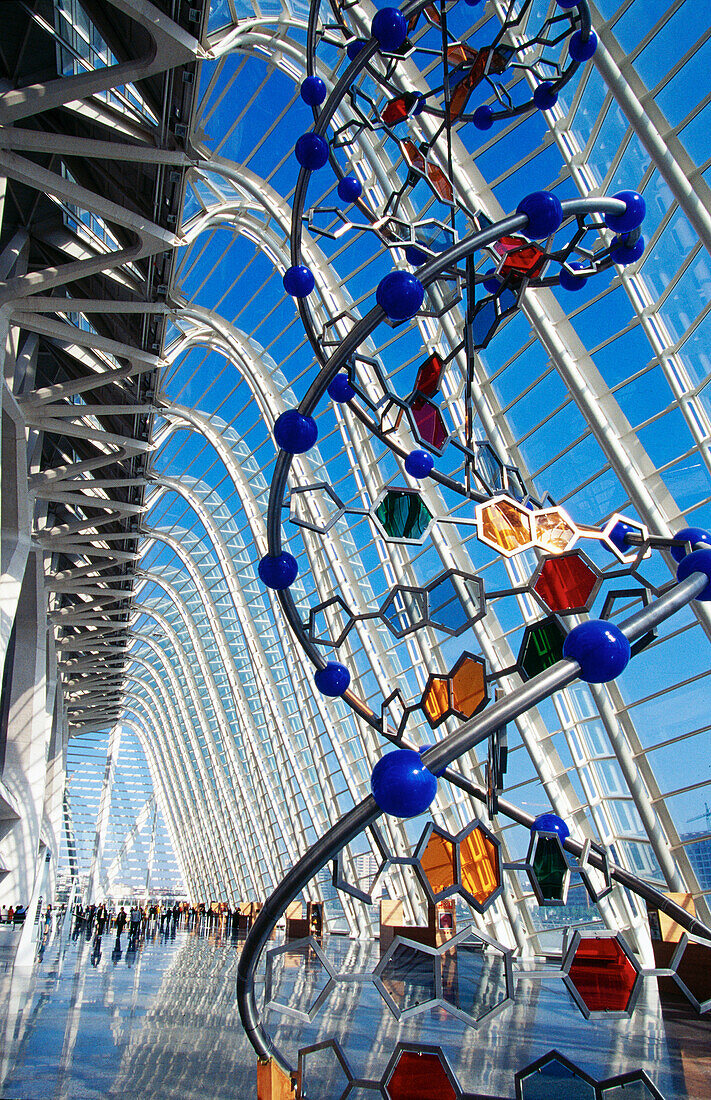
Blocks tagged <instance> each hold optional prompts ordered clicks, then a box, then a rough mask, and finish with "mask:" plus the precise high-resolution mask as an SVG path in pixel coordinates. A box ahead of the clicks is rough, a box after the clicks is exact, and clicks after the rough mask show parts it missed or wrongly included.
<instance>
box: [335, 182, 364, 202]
mask: <svg viewBox="0 0 711 1100" xmlns="http://www.w3.org/2000/svg"><path fill="white" fill-rule="evenodd" d="M362 194H363V188H362V186H361V182H360V180H358V179H356V178H355V176H344V177H343V179H342V180H339V181H338V197H339V199H343V201H344V202H355V201H356V199H359V198H360V197H361V195H362Z"/></svg>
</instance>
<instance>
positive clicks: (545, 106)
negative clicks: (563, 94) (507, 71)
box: [533, 80, 558, 111]
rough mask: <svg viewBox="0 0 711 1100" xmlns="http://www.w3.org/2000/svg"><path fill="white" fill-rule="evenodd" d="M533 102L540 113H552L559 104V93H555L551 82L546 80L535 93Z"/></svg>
mask: <svg viewBox="0 0 711 1100" xmlns="http://www.w3.org/2000/svg"><path fill="white" fill-rule="evenodd" d="M533 102H534V103H535V105H536V107H538V110H539V111H550V109H551V107H555V105H556V103H557V102H558V93H557V92H554V91H553V85H552V84H551V82H550V80H544V81H543V83H542V84H539V85H538V87H537V88H536V89H535V90H534V92H533Z"/></svg>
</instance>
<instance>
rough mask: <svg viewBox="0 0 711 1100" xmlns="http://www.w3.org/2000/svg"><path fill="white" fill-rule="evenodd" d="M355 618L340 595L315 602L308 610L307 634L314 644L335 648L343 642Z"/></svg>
mask: <svg viewBox="0 0 711 1100" xmlns="http://www.w3.org/2000/svg"><path fill="white" fill-rule="evenodd" d="M354 622H355V619H354V618H353V615H352V614H351V610H350V608H349V607H348V605H347V604H346V602H345V600H342V599H341V597H340V596H332V597H331V598H330V600H325V601H324V602H323V603H320V604H317V605H316V606H315V607H312V608H311V609H310V611H309V625H308V636H309V640H310V641H312V642H314V643H316V645H323V646H331V647H332V648H334V649H337V648H338V647H339V646H340V645H342V644H343V642H344V641H345V639H346V637H347V636H348V632H349V631H350V629H351V627H352V626H353V624H354Z"/></svg>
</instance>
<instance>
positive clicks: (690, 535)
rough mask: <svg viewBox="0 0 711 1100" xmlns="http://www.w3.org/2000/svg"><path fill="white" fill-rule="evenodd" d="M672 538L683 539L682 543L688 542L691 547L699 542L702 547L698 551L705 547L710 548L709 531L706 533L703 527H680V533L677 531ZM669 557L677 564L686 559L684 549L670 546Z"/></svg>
mask: <svg viewBox="0 0 711 1100" xmlns="http://www.w3.org/2000/svg"><path fill="white" fill-rule="evenodd" d="M674 538H675V539H683V540H684V542H690V543H691V545H692V546H694V544H695V543H698V542H701V543H703V546H699V547H698V549H699V550H704V549H705V548H706V547H707V546H708V547H711V531H706V530H704V528H703V527H682V529H681V531H677V533H676V534H675V535H674ZM692 553H693V551H692ZM671 556H672V557H673V558H674V561H675V562H676V563H677V564H678V563H679V562H680V561H683V560H684V558H685V557H687V553H686V549H685V547H683V546H672V547H671Z"/></svg>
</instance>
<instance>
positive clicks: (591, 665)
mask: <svg viewBox="0 0 711 1100" xmlns="http://www.w3.org/2000/svg"><path fill="white" fill-rule="evenodd" d="M563 656H564V657H569V658H570V659H571V660H572V661H577V662H578V664H579V665H580V679H581V680H585V682H586V683H587V684H606V683H608V681H610V680H614V679H615V677H617V676H619V675H620V673H621V672H624V670H625V669H626V668H627V665H628V664H629V660H630V656H631V653H630V643H629V642H628V641H627V638H626V637H625V635H624V634H623V633H622V631H621V630H620V628H619V627H618V626H615V624H614V623H609V622H605V621H604V620H603V619H588V621H587V622H584V623H579V624H578V625H577V626H574V627H573V629H572V630H571V632H570V634H568V636H567V638H566V639H565V641H564V642H563Z"/></svg>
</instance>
